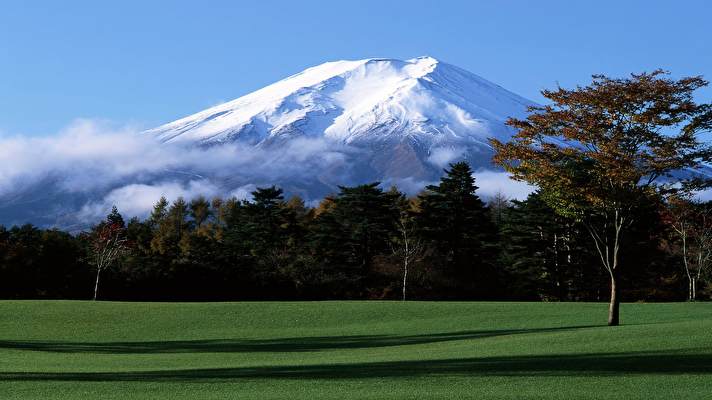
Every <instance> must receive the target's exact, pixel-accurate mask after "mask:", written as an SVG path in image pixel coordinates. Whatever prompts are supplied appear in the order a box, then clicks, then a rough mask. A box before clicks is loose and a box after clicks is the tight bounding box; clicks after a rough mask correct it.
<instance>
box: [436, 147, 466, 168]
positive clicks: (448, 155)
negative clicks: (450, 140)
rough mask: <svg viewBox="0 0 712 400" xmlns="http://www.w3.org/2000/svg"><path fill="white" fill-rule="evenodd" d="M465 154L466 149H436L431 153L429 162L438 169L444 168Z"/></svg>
mask: <svg viewBox="0 0 712 400" xmlns="http://www.w3.org/2000/svg"><path fill="white" fill-rule="evenodd" d="M464 152H465V149H464V147H460V148H454V147H436V148H434V149H432V150H431V151H430V155H429V156H428V162H429V163H431V164H433V165H435V166H436V167H440V168H444V167H446V166H447V165H448V164H450V163H451V162H453V161H455V160H457V159H458V158H460V157H461V156H462V155H463V154H464Z"/></svg>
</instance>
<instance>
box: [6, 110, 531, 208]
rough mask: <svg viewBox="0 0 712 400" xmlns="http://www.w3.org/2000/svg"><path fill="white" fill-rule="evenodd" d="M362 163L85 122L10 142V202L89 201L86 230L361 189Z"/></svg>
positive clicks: (316, 146)
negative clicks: (195, 209) (218, 204)
mask: <svg viewBox="0 0 712 400" xmlns="http://www.w3.org/2000/svg"><path fill="white" fill-rule="evenodd" d="M460 156H461V154H458V150H457V149H449V148H448V149H442V150H441V151H435V152H434V153H433V156H432V159H431V160H429V161H430V162H433V163H434V164H437V165H445V164H446V163H448V162H452V161H455V159H456V158H458V157H460ZM360 158H363V157H359V151H358V150H357V149H354V148H351V147H348V146H344V145H338V144H336V143H334V142H331V141H328V140H325V139H319V138H298V139H291V140H289V141H285V142H281V143H276V144H275V145H273V146H270V147H269V149H265V148H260V147H254V146H248V145H240V144H237V143H230V144H224V145H216V146H210V147H196V146H190V147H186V146H184V145H172V144H162V143H160V142H157V141H156V140H155V139H154V138H153V137H150V136H148V135H142V134H140V133H139V130H138V129H135V128H133V127H130V126H129V127H126V126H120V127H117V126H113V125H111V124H109V123H106V122H101V121H94V120H77V121H75V122H74V123H72V124H71V125H70V126H69V127H67V128H66V129H64V130H62V131H61V132H59V133H58V134H57V135H54V136H47V137H8V136H2V137H0V160H2V163H0V201H1V200H3V199H5V200H7V199H13V201H15V200H16V199H17V198H19V197H21V196H22V195H23V193H24V194H26V193H37V191H38V190H40V191H45V192H48V191H51V190H56V191H58V192H60V193H62V194H63V195H66V194H78V195H82V196H83V197H84V198H86V199H87V200H86V202H85V203H84V204H83V205H82V206H81V207H80V208H79V209H75V210H68V212H74V213H76V217H77V218H78V219H79V220H82V221H86V222H91V221H95V220H96V219H98V218H101V217H102V216H104V215H106V213H107V212H108V210H110V208H111V206H112V205H116V206H117V207H118V208H119V210H120V211H121V212H122V213H124V214H125V215H126V216H134V215H135V216H140V217H144V216H146V215H147V214H148V213H149V212H150V210H151V208H152V207H153V205H154V204H155V202H156V201H157V200H158V199H159V198H160V197H161V196H165V197H166V198H167V199H169V200H175V199H176V198H178V197H184V198H187V199H190V198H193V197H196V196H198V195H203V196H206V197H213V196H235V197H238V198H249V196H250V192H251V191H253V190H254V189H255V188H256V187H258V186H264V185H268V184H272V183H276V184H279V183H283V182H294V186H295V187H296V186H298V185H300V184H304V183H305V182H312V183H313V182H315V183H317V184H321V185H322V187H324V186H325V185H326V184H329V183H330V184H351V183H353V182H352V181H351V180H352V178H353V176H354V175H353V174H354V170H355V169H357V167H356V164H355V163H356V162H357V161H358V160H359V159H360ZM475 177H476V179H477V185H478V186H480V191H481V193H480V194H481V196H483V197H485V198H486V197H487V196H491V195H493V194H495V193H496V192H498V191H501V192H503V193H505V194H506V195H508V196H509V197H513V198H522V197H525V196H526V194H528V193H529V192H530V191H531V190H532V188H531V187H530V186H528V185H526V184H522V183H519V182H513V181H511V180H509V179H508V176H507V175H506V174H505V173H503V172H492V171H478V172H476V173H475ZM429 183H434V182H419V181H415V180H412V179H410V178H408V179H401V180H398V181H392V182H384V184H396V185H397V186H399V187H400V188H401V190H404V191H406V192H408V193H416V192H418V191H419V190H421V189H422V187H423V186H425V184H429ZM287 190H289V188H287ZM306 200H307V201H310V203H311V202H314V201H315V200H316V199H309V198H307V199H306ZM6 203H7V202H6ZM33 206H37V207H39V206H41V205H38V204H34V205H33ZM0 222H2V221H0Z"/></svg>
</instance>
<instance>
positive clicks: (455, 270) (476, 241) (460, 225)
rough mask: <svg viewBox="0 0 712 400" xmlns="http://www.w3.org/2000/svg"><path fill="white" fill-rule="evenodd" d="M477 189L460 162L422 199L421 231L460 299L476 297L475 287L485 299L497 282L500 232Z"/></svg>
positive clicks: (467, 169) (465, 167) (419, 218)
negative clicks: (497, 253) (497, 235)
mask: <svg viewBox="0 0 712 400" xmlns="http://www.w3.org/2000/svg"><path fill="white" fill-rule="evenodd" d="M477 189H478V188H477V186H475V178H474V177H473V175H472V170H471V169H470V166H469V165H468V164H467V163H465V162H459V163H456V164H451V165H450V169H449V170H445V176H443V177H442V178H441V180H440V184H438V185H430V186H428V187H426V192H425V193H424V194H422V195H420V196H419V198H420V212H419V215H418V224H419V227H420V230H421V231H422V234H423V236H424V237H425V238H426V239H427V240H428V241H429V242H430V244H431V246H432V247H433V248H434V251H435V252H434V254H433V261H434V262H436V263H438V264H439V265H441V266H442V267H443V268H444V269H445V271H446V273H447V274H449V276H450V278H451V280H452V281H453V282H454V283H453V285H455V287H456V289H457V293H454V294H455V295H456V296H460V297H462V296H465V297H472V296H476V295H478V294H477V293H475V290H477V289H476V284H477V286H478V287H479V290H480V291H481V292H480V293H479V295H480V296H481V295H484V294H485V293H484V290H485V288H486V287H487V286H489V284H490V283H491V282H492V280H493V279H494V276H493V270H492V266H493V261H494V257H495V254H496V249H495V248H494V246H495V243H496V231H495V227H494V224H493V223H492V219H491V217H490V214H489V211H488V209H487V207H486V206H485V204H484V203H483V202H482V200H480V198H479V197H478V196H477V194H476V191H477Z"/></svg>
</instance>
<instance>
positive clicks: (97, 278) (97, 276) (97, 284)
mask: <svg viewBox="0 0 712 400" xmlns="http://www.w3.org/2000/svg"><path fill="white" fill-rule="evenodd" d="M100 272H101V270H99V269H97V270H96V283H94V300H96V295H97V293H99V273H100Z"/></svg>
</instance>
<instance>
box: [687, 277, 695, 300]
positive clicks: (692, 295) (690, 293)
mask: <svg viewBox="0 0 712 400" xmlns="http://www.w3.org/2000/svg"><path fill="white" fill-rule="evenodd" d="M692 279H693V278H692V277H691V276H690V275H687V301H693V300H694V299H695V293H694V289H693V287H694V284H693V283H692Z"/></svg>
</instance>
